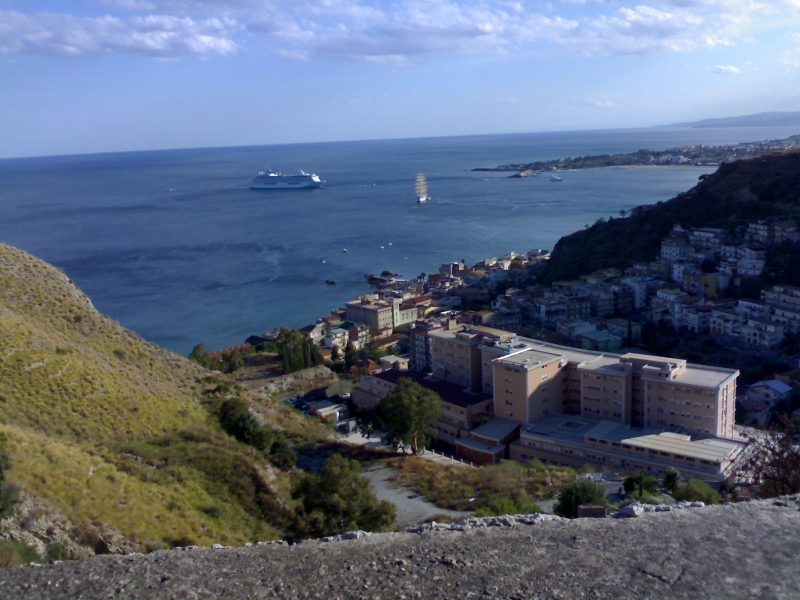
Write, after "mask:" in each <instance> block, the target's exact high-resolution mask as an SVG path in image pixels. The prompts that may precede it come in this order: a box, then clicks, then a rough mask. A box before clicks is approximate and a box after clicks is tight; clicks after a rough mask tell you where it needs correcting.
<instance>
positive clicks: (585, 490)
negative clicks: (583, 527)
mask: <svg viewBox="0 0 800 600" xmlns="http://www.w3.org/2000/svg"><path fill="white" fill-rule="evenodd" d="M557 497H558V502H556V503H555V505H554V506H553V512H554V513H556V514H557V515H558V516H560V517H567V518H568V519H574V518H576V517H577V516H578V507H579V506H580V505H581V504H595V505H599V506H606V505H607V504H608V501H607V500H606V492H605V490H604V489H603V488H602V486H600V485H599V484H597V483H595V482H594V481H576V482H574V483H568V484H566V485H562V486H561V487H560V488H558V494H557Z"/></svg>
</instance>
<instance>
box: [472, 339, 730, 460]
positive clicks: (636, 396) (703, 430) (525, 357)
mask: <svg viewBox="0 0 800 600" xmlns="http://www.w3.org/2000/svg"><path fill="white" fill-rule="evenodd" d="M472 329H473V330H472V331H470V332H468V333H469V334H471V335H479V334H480V332H478V331H474V329H477V328H472ZM477 346H478V348H479V350H480V356H481V358H480V360H481V361H482V366H483V370H482V373H481V375H482V384H483V389H484V390H488V389H491V390H492V395H493V400H494V415H495V419H505V420H508V421H512V422H516V423H519V424H520V425H521V426H523V429H525V427H528V426H530V425H533V426H535V427H537V428H538V427H543V426H542V425H540V422H541V421H542V420H543V419H544V420H547V419H549V418H550V417H551V416H553V415H555V416H556V417H557V418H558V419H561V420H562V421H563V420H564V419H565V418H567V417H566V416H567V415H572V416H576V417H580V418H581V419H584V420H586V422H591V423H593V424H594V425H599V424H601V423H605V424H606V425H605V427H612V426H615V425H617V424H618V425H620V426H624V427H626V428H627V429H628V430H629V431H628V434H627V436H628V437H631V438H632V437H642V436H649V435H656V436H661V434H674V435H673V437H669V436H666V437H658V439H657V440H654V441H652V444H654V445H655V446H657V445H658V444H661V443H668V444H673V445H675V444H679V442H676V441H675V440H683V441H682V442H680V443H683V442H687V443H690V444H699V443H701V442H703V446H702V447H698V446H696V445H692V446H686V448H685V449H686V450H687V451H688V450H697V451H698V453H699V454H696V457H697V456H700V455H701V454H702V452H704V451H706V450H707V448H706V446H707V445H708V444H706V443H705V441H704V440H708V439H711V440H724V439H725V438H730V437H732V436H733V424H734V411H735V397H736V379H737V377H738V374H739V373H738V371H735V370H732V369H721V368H716V367H705V366H700V365H692V364H688V363H687V362H686V361H685V360H681V359H675V358H667V357H658V356H648V355H640V354H634V353H628V354H622V355H619V354H611V353H601V352H592V351H586V350H579V349H575V348H566V347H563V346H557V345H554V344H547V343H544V342H539V341H536V340H531V339H526V338H512V339H506V340H503V339H502V338H499V337H498V338H495V339H493V340H492V339H486V340H483V341H482V343H479V344H477ZM464 356H465V357H466V356H469V357H470V358H471V359H472V360H475V358H474V354H469V355H467V354H465V355H464ZM594 425H593V426H594ZM537 431H541V432H544V433H543V434H542V435H545V434H547V432H548V431H549V430H548V429H547V428H544V429H537ZM643 431H646V432H647V433H644V434H642V432H643ZM640 434H641V435H640ZM675 436H677V437H675ZM691 436H695V437H699V438H701V442H692V441H691ZM626 439H627V438H626ZM665 440H666V442H665ZM515 443H516V442H515ZM481 444H482V445H483V446H486V448H487V449H486V456H484V457H483V458H482V459H479V460H477V461H478V462H480V461H483V462H491V461H493V460H495V459H496V456H497V455H498V454H497V453H498V449H497V448H494V447H492V448H490V446H492V445H491V444H488V443H487V442H486V440H483V441H481V442H480V443H477V442H476V443H475V444H472V446H470V445H469V443H467V442H465V441H463V440H460V441H459V445H458V448H459V450H460V449H461V448H462V447H463V448H465V449H466V448H467V447H468V446H469V456H470V457H471V458H470V460H473V461H476V457H475V453H476V452H478V453H480V452H481V450H480V447H481ZM637 444H639V446H640V447H642V448H644V447H645V446H646V443H645V442H641V443H640V442H637ZM643 444H644V445H643ZM720 444H722V445H723V446H724V447H725V448H726V449H727V450H726V452H728V451H730V452H733V446H731V445H730V444H729V443H727V442H724V441H721V442H720ZM725 444H728V445H725ZM628 445H629V446H631V448H632V447H633V446H632V445H631V444H628ZM679 445H680V444H679ZM734 446H735V444H734ZM736 448H738V446H736ZM511 450H513V444H512V448H511ZM623 450H625V451H628V450H630V448H622V449H621V450H619V452H622V451H623ZM465 451H466V450H465ZM630 451H631V452H639V451H638V450H635V449H634V450H630ZM510 452H511V454H510V456H512V457H515V456H514V452H515V451H510ZM526 452H529V454H527V455H528V456H529V457H532V456H534V454H530V452H532V451H531V450H528V451H526ZM659 452H660V451H659ZM665 452H666V450H665ZM737 452H738V450H737ZM647 453H648V452H646V454H647ZM623 454H624V452H623ZM674 454H675V453H674V452H673V453H672V454H670V453H667V455H669V456H665V455H659V456H661V458H662V459H669V460H667V461H666V462H664V461H663V460H662V461H661V463H659V464H661V466H663V467H664V468H666V466H664V465H666V464H667V463H669V461H671V460H673V459H674V456H673V455H674ZM734 454H736V453H735V452H734ZM590 455H592V452H589V453H588V454H587V453H586V452H584V453H583V454H581V455H580V459H581V461H582V463H581V464H583V463H586V462H592V460H591V456H590ZM595 455H596V456H599V454H596V453H595ZM542 456H544V455H542ZM632 456H635V454H632ZM715 456H716V455H715ZM726 456H727V454H726ZM516 457H517V458H520V457H521V455H519V456H516ZM732 457H733V454H732V455H731V460H732V459H733V458H732ZM659 460H661V459H659ZM674 460H678V459H674ZM681 460H683V459H681ZM698 460H700V459H698ZM702 460H706V459H702ZM715 460H716V459H715ZM726 461H727V459H724V458H720V459H719V460H717V461H716V462H713V461H712V462H713V464H711V463H709V464H705V463H700V464H703V467H702V468H699V470H698V471H697V472H698V473H699V472H701V471H703V472H705V473H706V474H707V475H708V474H709V473H711V472H714V469H717V472H716V474H717V475H719V474H720V473H721V471H720V469H722V470H724V469H727V465H728V463H727V462H726ZM597 462H598V464H603V463H604V461H600V460H599V459H598V461H597ZM628 462H629V463H630V464H633V463H631V461H630V460H629V461H628ZM686 462H687V463H688V462H690V461H688V459H687V461H686ZM623 463H624V461H623ZM623 463H619V465H622V464H623ZM640 463H641V461H640V462H639V463H636V464H640ZM662 463H663V464H662ZM561 464H570V463H568V462H564V463H561ZM641 464H643V463H641ZM681 464H682V463H681ZM651 467H652V465H651ZM706 467H707V468H706Z"/></svg>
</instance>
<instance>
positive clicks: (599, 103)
mask: <svg viewBox="0 0 800 600" xmlns="http://www.w3.org/2000/svg"><path fill="white" fill-rule="evenodd" d="M582 103H583V104H584V105H585V106H591V107H592V108H606V109H607V108H617V105H616V104H614V103H613V102H611V101H610V100H606V99H604V98H595V97H593V96H589V97H588V98H584V99H583V101H582Z"/></svg>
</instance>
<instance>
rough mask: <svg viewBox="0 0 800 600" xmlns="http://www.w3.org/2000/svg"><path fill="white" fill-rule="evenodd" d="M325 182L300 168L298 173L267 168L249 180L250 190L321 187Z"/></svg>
mask: <svg viewBox="0 0 800 600" xmlns="http://www.w3.org/2000/svg"><path fill="white" fill-rule="evenodd" d="M323 183H325V182H324V181H322V180H321V179H320V178H319V177H318V176H317V175H314V174H313V173H304V172H303V171H302V170H300V175H283V174H282V173H273V172H272V171H270V170H269V169H267V170H266V171H261V172H260V173H259V174H258V175H256V176H255V177H254V178H253V181H251V182H250V189H251V190H299V189H305V188H318V187H322V184H323Z"/></svg>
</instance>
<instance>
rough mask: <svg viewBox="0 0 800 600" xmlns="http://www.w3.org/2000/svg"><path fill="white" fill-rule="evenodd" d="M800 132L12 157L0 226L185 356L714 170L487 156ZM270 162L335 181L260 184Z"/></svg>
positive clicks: (608, 134) (533, 241)
mask: <svg viewBox="0 0 800 600" xmlns="http://www.w3.org/2000/svg"><path fill="white" fill-rule="evenodd" d="M796 132H797V130H796V128H794V127H760V128H740V127H737V128H726V129H681V130H673V129H666V130H665V129H653V128H648V129H646V130H641V129H636V130H631V129H625V130H588V131H586V130H583V131H578V132H550V133H532V134H495V135H490V134H485V135H473V136H447V137H431V138H401V139H394V140H367V141H345V142H317V143H297V144H276V145H264V146H234V147H222V148H206V149H178V150H167V149H163V150H150V151H144V150H136V151H126V152H111V153H93V154H71V155H58V156H49V157H27V158H13V159H2V160H0V181H2V182H3V185H2V186H0V215H2V216H3V218H2V219H0V241H3V242H5V243H9V244H11V245H13V246H16V247H19V248H21V249H23V250H25V251H28V252H30V253H32V254H34V255H36V256H38V257H40V258H42V259H43V260H46V261H48V262H50V263H52V264H54V265H56V266H58V267H59V268H61V269H63V270H64V271H65V272H66V273H67V274H68V276H69V277H70V278H72V279H73V280H74V281H75V282H76V283H77V284H78V285H79V286H80V287H81V288H82V289H83V290H84V291H85V292H86V293H87V294H88V295H89V296H90V297H91V298H92V300H93V302H94V303H95V306H96V307H97V308H98V310H100V311H101V312H104V313H105V314H108V315H109V316H111V317H112V318H114V319H116V320H118V321H120V322H121V323H122V324H123V325H124V326H126V327H129V328H130V329H132V330H134V331H136V332H137V333H138V334H139V335H141V336H142V337H144V338H145V339H148V340H151V341H154V342H156V343H158V344H159V345H161V346H163V347H165V348H167V349H170V350H174V351H176V352H178V353H180V354H183V355H186V354H187V353H188V352H189V351H190V350H191V348H192V347H193V346H194V345H196V344H197V343H200V342H203V343H205V344H206V346H207V347H209V348H222V347H227V346H232V345H235V344H238V343H241V342H242V341H243V340H244V339H245V338H246V337H247V336H248V335H250V334H252V333H261V332H264V331H269V330H271V329H273V328H274V327H279V326H287V327H302V326H304V325H307V324H309V323H313V322H315V321H316V319H317V318H319V317H322V316H325V315H327V314H329V313H330V310H331V309H333V308H336V307H339V306H343V305H344V302H345V301H346V300H350V299H353V298H355V297H356V296H357V295H359V294H363V293H366V292H369V291H370V288H369V287H368V286H367V285H366V283H365V280H364V274H366V273H368V272H373V273H379V272H381V271H382V270H384V269H388V270H391V271H393V272H397V273H400V274H401V275H403V276H405V277H408V278H413V277H415V276H417V275H418V274H419V273H421V272H426V273H430V272H434V271H435V270H436V269H438V267H439V265H440V264H441V263H443V262H449V261H457V260H461V259H465V260H466V261H467V262H468V263H470V264H472V263H474V262H477V261H478V260H481V259H483V258H488V257H491V256H499V255H502V254H505V253H507V252H509V251H515V252H521V253H524V252H527V251H528V250H531V249H534V248H543V249H550V250H551V249H552V248H553V246H554V245H555V243H556V242H557V240H558V239H559V238H560V237H562V236H564V235H567V234H569V233H571V232H573V231H576V230H578V229H581V228H582V227H583V226H584V225H586V224H590V223H593V222H594V221H595V220H596V219H597V218H599V217H606V218H607V217H608V216H617V215H618V214H619V212H620V211H621V210H626V211H627V210H630V208H632V207H634V206H639V205H643V204H651V203H654V202H658V201H664V200H668V199H670V198H672V197H674V196H675V195H676V194H677V193H680V192H684V191H687V190H688V189H690V188H691V187H693V186H694V185H695V184H696V182H697V179H698V177H699V176H700V175H702V174H704V173H707V172H710V171H712V170H713V168H711V169H709V168H698V167H678V168H664V169H590V170H583V171H573V172H569V173H566V174H564V176H563V181H562V182H559V183H552V182H548V181H547V178H545V177H538V178H528V179H522V180H520V179H516V180H514V179H508V173H501V172H485V171H483V172H472V169H474V168H478V167H489V168H491V167H495V166H498V165H501V164H508V163H515V162H533V161H535V160H549V159H555V158H561V157H565V156H579V155H589V154H616V153H621V152H632V151H636V150H639V149H642V148H646V149H649V150H654V151H655V150H666V149H669V148H673V147H677V146H681V145H691V144H698V143H702V144H704V145H712V144H724V143H740V142H748V141H759V140H762V139H777V138H780V137H787V136H788V135H792V134H795V133H796ZM265 166H270V167H271V168H272V169H273V170H275V171H283V172H295V171H294V170H295V169H297V168H302V169H304V170H305V171H306V172H314V173H317V174H318V175H319V176H320V177H321V178H322V179H324V180H327V183H326V185H325V187H324V188H322V189H319V190H291V191H285V192H280V191H259V190H250V189H249V182H250V179H252V177H253V176H254V175H255V174H256V173H257V172H258V171H260V170H263V169H264V167H265ZM418 172H425V174H426V176H427V179H428V187H429V192H430V195H431V196H432V200H431V201H430V202H428V203H426V204H424V205H419V204H418V203H417V202H416V199H415V197H414V193H413V190H414V187H413V186H414V178H415V176H416V173H418ZM390 243H391V244H390ZM381 247H383V248H381ZM344 248H347V249H348V252H347V253H343V252H342V250H343V249H344ZM326 279H334V280H336V281H337V282H338V283H337V285H332V286H329V285H326V284H325V280H326Z"/></svg>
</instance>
